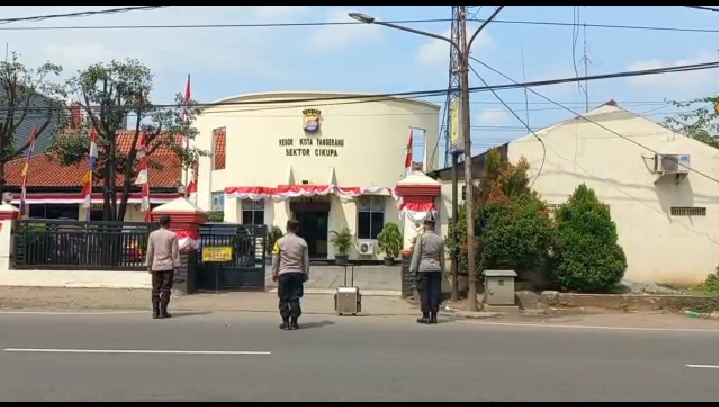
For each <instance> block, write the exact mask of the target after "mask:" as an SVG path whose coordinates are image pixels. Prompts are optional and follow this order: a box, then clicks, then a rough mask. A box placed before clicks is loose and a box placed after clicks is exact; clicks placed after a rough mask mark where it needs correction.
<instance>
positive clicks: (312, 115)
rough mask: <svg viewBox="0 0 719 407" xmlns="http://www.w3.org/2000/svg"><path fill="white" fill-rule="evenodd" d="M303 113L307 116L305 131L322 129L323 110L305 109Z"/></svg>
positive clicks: (311, 131) (313, 131)
mask: <svg viewBox="0 0 719 407" xmlns="http://www.w3.org/2000/svg"><path fill="white" fill-rule="evenodd" d="M302 114H303V115H304V116H305V118H304V129H305V132H306V133H317V132H318V131H319V130H320V125H321V116H322V112H321V111H320V110H319V109H305V110H303V111H302Z"/></svg>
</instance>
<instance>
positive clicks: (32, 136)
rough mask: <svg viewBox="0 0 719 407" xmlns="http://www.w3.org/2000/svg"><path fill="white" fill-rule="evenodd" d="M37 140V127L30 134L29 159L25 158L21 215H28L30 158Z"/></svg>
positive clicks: (21, 189) (21, 192)
mask: <svg viewBox="0 0 719 407" xmlns="http://www.w3.org/2000/svg"><path fill="white" fill-rule="evenodd" d="M35 139H37V126H35V128H34V129H33V130H32V133H31V134H30V145H29V146H28V148H27V157H26V158H25V166H24V167H23V169H22V173H21V174H20V175H21V176H22V185H21V186H20V215H25V214H26V213H27V204H26V203H25V200H26V199H27V173H28V170H29V169H30V156H32V152H33V150H35Z"/></svg>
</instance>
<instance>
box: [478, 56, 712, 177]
mask: <svg viewBox="0 0 719 407" xmlns="http://www.w3.org/2000/svg"><path fill="white" fill-rule="evenodd" d="M470 59H471V60H473V61H475V62H477V63H479V64H480V65H482V66H484V67H485V68H487V69H489V70H490V71H492V72H494V73H496V74H497V75H499V76H501V77H503V78H505V79H507V80H508V81H510V82H514V83H517V84H518V83H519V82H517V81H515V80H514V79H512V78H510V77H509V76H507V75H506V74H504V73H503V72H501V71H499V70H497V69H495V68H492V67H491V66H489V65H487V64H486V63H484V62H482V61H480V60H479V59H477V58H474V57H471V56H470ZM527 90H529V91H530V92H532V93H533V94H534V95H536V96H538V97H540V98H542V99H544V100H546V101H547V102H550V103H552V104H554V105H557V106H558V107H561V108H563V109H564V110H566V111H568V112H570V113H572V114H573V115H576V116H577V117H581V118H582V119H584V120H586V121H587V122H589V123H592V124H594V125H596V126H598V127H600V128H601V129H603V130H604V131H607V132H609V133H612V134H614V135H616V136H618V137H619V138H621V139H623V140H625V141H628V142H630V143H632V144H634V145H636V146H638V147H640V148H642V149H644V150H646V151H649V152H651V153H653V154H661V153H659V152H658V151H655V150H653V149H651V148H649V147H647V146H645V145H644V144H642V143H640V142H638V141H636V140H633V139H631V138H630V137H627V136H625V135H623V134H621V133H618V132H616V131H614V130H612V129H610V128H608V127H606V126H604V125H603V124H601V123H598V122H596V121H594V120H591V119H590V118H588V117H586V116H585V115H583V114H581V113H577V112H575V111H574V110H572V109H570V108H568V107H566V106H563V105H561V104H559V103H557V102H555V101H553V100H552V99H551V98H549V97H547V96H544V95H542V94H541V93H539V92H537V91H535V90H534V89H532V88H527ZM665 158H667V159H671V158H669V157H665ZM674 161H675V162H676V163H677V164H678V165H680V166H682V167H684V168H686V169H687V170H689V171H692V172H694V173H696V174H697V175H700V176H702V177H704V178H706V179H709V180H712V181H714V182H716V183H719V179H717V178H714V177H712V176H711V175H708V174H705V173H703V172H701V171H699V170H697V169H694V168H692V167H690V166H688V165H686V164H683V163H681V162H679V160H674Z"/></svg>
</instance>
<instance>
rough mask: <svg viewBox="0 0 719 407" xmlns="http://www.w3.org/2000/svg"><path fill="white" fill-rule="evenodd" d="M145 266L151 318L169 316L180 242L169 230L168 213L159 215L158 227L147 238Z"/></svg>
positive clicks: (178, 265) (178, 262)
mask: <svg viewBox="0 0 719 407" xmlns="http://www.w3.org/2000/svg"><path fill="white" fill-rule="evenodd" d="M145 266H146V267H147V272H148V273H150V274H152V318H153V319H165V318H171V317H172V315H170V313H169V312H167V307H168V305H170V295H171V294H172V281H173V279H174V276H175V270H177V269H178V268H180V243H179V240H178V238H177V234H176V233H175V232H173V231H171V230H170V215H162V216H161V217H160V229H158V230H155V231H153V232H152V233H150V237H149V238H148V239H147V257H146V258H145Z"/></svg>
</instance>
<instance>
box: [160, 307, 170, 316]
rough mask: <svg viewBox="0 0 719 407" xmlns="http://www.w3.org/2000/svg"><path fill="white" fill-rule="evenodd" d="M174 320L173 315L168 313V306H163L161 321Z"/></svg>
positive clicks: (161, 308)
mask: <svg viewBox="0 0 719 407" xmlns="http://www.w3.org/2000/svg"><path fill="white" fill-rule="evenodd" d="M170 318H172V314H170V313H169V312H167V304H162V305H161V306H160V319H170Z"/></svg>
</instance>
